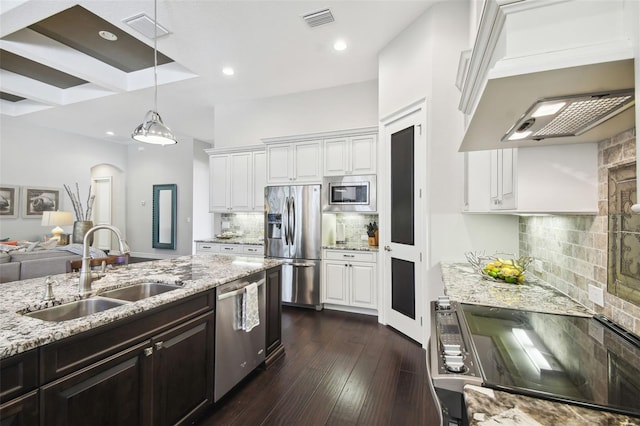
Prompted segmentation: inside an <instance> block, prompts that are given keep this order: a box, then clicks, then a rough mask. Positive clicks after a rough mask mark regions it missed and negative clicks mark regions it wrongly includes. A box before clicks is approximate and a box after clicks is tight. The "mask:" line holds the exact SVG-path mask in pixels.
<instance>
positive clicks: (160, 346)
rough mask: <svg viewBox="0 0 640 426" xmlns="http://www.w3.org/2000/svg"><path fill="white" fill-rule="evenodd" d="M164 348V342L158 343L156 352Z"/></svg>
mask: <svg viewBox="0 0 640 426" xmlns="http://www.w3.org/2000/svg"><path fill="white" fill-rule="evenodd" d="M163 347H164V342H157V343H156V351H159V350H160V349H162V348H163Z"/></svg>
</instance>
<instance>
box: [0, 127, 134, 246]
mask: <svg viewBox="0 0 640 426" xmlns="http://www.w3.org/2000/svg"><path fill="white" fill-rule="evenodd" d="M99 164H111V165H113V166H114V167H116V168H118V169H120V170H125V169H126V168H127V150H126V147H124V146H122V145H118V144H113V143H105V142H102V141H99V140H93V139H89V138H85V137H81V136H78V135H74V134H71V133H64V132H59V131H52V130H48V129H43V128H39V127H36V126H33V125H29V126H25V125H22V124H21V120H20V119H19V118H10V117H5V116H2V117H1V118H0V184H3V185H18V186H36V187H47V188H58V189H60V191H61V203H60V204H61V205H60V210H69V211H73V207H72V205H71V201H70V200H69V197H68V196H67V194H66V192H65V191H64V188H63V185H64V184H67V185H70V186H75V183H76V182H78V184H79V186H80V194H81V196H83V197H84V196H86V195H87V194H88V191H89V185H90V184H91V168H92V167H94V166H96V165H99ZM83 203H84V200H83ZM63 229H64V230H65V232H67V233H71V231H72V226H66V227H63ZM50 231H51V229H49V228H43V227H42V226H41V225H40V220H37V219H23V218H22V215H21V214H20V215H19V216H18V218H17V219H0V238H5V237H10V238H13V239H18V240H30V241H37V240H42V239H43V236H44V235H45V234H50Z"/></svg>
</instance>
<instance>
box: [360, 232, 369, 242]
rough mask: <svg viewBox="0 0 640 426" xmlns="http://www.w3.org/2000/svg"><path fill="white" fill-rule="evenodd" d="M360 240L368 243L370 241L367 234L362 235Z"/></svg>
mask: <svg viewBox="0 0 640 426" xmlns="http://www.w3.org/2000/svg"><path fill="white" fill-rule="evenodd" d="M360 239H361V240H362V241H367V240H368V239H369V236H368V235H367V234H362V235H360Z"/></svg>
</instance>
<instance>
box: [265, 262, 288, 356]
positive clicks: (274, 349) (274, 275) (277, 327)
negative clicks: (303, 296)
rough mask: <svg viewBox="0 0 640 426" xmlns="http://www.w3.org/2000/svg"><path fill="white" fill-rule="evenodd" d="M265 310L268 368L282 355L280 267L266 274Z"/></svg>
mask: <svg viewBox="0 0 640 426" xmlns="http://www.w3.org/2000/svg"><path fill="white" fill-rule="evenodd" d="M266 284H267V293H266V309H267V315H266V318H267V324H266V336H267V337H266V338H267V342H266V345H265V347H266V348H267V353H266V360H265V364H266V365H267V366H269V364H271V363H272V362H273V361H275V360H276V359H278V358H280V356H282V355H284V346H282V303H281V300H282V267H280V266H278V267H277V268H272V269H269V270H267V274H266Z"/></svg>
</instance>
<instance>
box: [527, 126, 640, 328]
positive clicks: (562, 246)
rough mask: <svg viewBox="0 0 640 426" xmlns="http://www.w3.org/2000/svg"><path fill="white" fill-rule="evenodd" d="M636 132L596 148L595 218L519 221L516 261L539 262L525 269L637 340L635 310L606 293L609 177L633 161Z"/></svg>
mask: <svg viewBox="0 0 640 426" xmlns="http://www.w3.org/2000/svg"><path fill="white" fill-rule="evenodd" d="M635 151H636V132H635V129H631V130H628V131H626V132H623V133H620V134H619V135H616V136H614V137H612V138H611V139H607V140H604V141H602V142H600V143H599V145H598V186H599V191H598V192H599V198H598V199H599V206H598V207H599V213H598V215H597V216H527V217H525V216H523V217H521V218H520V232H519V244H520V247H519V248H520V255H524V256H532V257H534V258H535V259H537V260H539V261H540V263H541V265H539V266H541V269H538V270H536V268H535V267H534V266H535V264H532V265H531V267H530V269H531V270H532V271H533V273H534V274H535V275H537V276H539V277H540V278H541V279H543V280H545V281H546V282H548V283H550V284H551V285H553V286H555V287H556V288H558V289H559V290H561V291H563V292H565V293H566V294H568V295H569V296H571V297H573V298H574V299H576V300H578V301H579V302H580V303H582V304H584V305H585V306H587V307H589V308H591V309H593V310H594V311H596V312H598V313H602V314H604V315H606V316H607V317H609V318H611V319H612V320H614V321H615V322H617V323H619V324H621V325H622V326H623V327H625V328H627V329H629V330H631V331H633V332H634V333H635V334H638V335H640V306H637V305H634V304H632V303H630V302H627V301H626V300H623V299H621V298H619V297H617V296H615V295H613V294H611V293H608V292H607V260H608V253H607V252H608V239H607V238H608V237H607V233H608V217H607V215H608V171H609V169H610V168H611V167H616V166H620V165H622V164H628V163H631V162H634V161H635V158H636V157H635V153H636V152H635ZM589 285H593V286H595V287H598V288H600V289H602V290H603V292H604V307H600V306H598V305H596V304H594V303H593V302H591V301H590V300H589V293H588V291H589Z"/></svg>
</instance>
